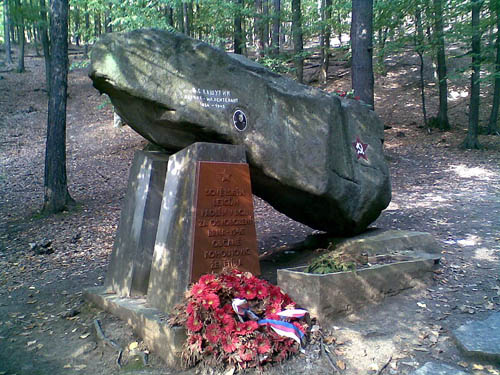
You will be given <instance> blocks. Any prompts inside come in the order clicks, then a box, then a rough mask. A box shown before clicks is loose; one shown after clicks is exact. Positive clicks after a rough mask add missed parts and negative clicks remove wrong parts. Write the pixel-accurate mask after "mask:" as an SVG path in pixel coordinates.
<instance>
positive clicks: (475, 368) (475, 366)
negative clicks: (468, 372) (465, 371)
mask: <svg viewBox="0 0 500 375" xmlns="http://www.w3.org/2000/svg"><path fill="white" fill-rule="evenodd" d="M472 369H473V370H484V366H483V365H480V364H477V363H474V364H473V365H472Z"/></svg>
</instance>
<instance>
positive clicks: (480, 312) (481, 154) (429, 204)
mask: <svg viewBox="0 0 500 375" xmlns="http://www.w3.org/2000/svg"><path fill="white" fill-rule="evenodd" d="M30 53H31V51H30ZM2 58H3V56H2V55H0V60H1V59H2ZM79 58H80V56H79V55H72V56H71V60H72V62H77V63H78V62H79V61H80V60H79ZM416 62H417V59H416V57H415V56H411V54H405V55H400V56H399V55H398V56H390V57H389V58H387V59H386V68H387V73H386V74H385V75H378V76H377V77H376V88H375V91H376V104H375V106H376V111H377V113H378V114H379V115H380V117H381V118H382V119H383V121H384V122H385V124H386V125H388V126H390V127H391V128H390V129H388V130H386V132H385V134H386V140H385V151H386V157H387V162H388V164H389V168H390V172H391V178H392V188H393V199H392V202H391V204H390V206H389V207H388V208H387V209H386V210H385V211H384V212H383V213H382V214H381V216H380V218H379V219H378V220H377V221H376V222H375V223H374V224H373V226H376V227H379V228H392V229H406V230H415V231H426V232H429V233H431V234H432V235H433V236H434V237H435V238H436V239H437V240H438V242H439V244H440V245H441V247H442V259H441V266H440V268H439V271H438V272H437V273H436V274H435V275H434V280H433V281H432V283H431V284H430V285H429V286H428V287H427V288H423V289H414V290H408V291H406V292H404V293H402V294H400V295H397V296H393V297H388V298H386V299H385V300H384V301H383V302H382V303H380V304H378V305H375V306H370V307H368V308H366V309H364V310H362V311H360V312H358V313H355V314H353V315H351V316H349V317H346V318H344V319H339V320H338V321H337V322H335V325H332V326H325V327H322V328H323V329H324V330H325V331H327V332H329V333H330V334H331V335H333V337H335V339H336V340H335V341H334V342H333V343H332V344H331V346H330V352H331V355H332V356H333V357H335V358H334V362H335V364H336V367H337V370H339V371H340V372H341V373H344V374H352V375H355V374H370V373H371V374H382V373H384V374H407V373H409V372H410V371H412V370H413V369H415V368H417V367H419V365H422V364H423V363H425V362H427V361H429V360H437V361H441V362H445V363H448V364H454V365H460V366H462V368H463V370H464V371H466V372H470V373H475V374H500V367H498V366H495V365H494V364H488V363H482V362H478V361H476V360H470V359H467V358H464V357H463V356H462V354H461V353H460V352H459V351H458V349H457V348H456V345H455V344H454V343H453V341H452V339H451V336H450V331H451V330H453V329H455V328H457V327H458V326H460V325H461V324H463V323H465V322H466V321H468V320H470V319H484V318H486V317H487V316H488V315H489V314H490V313H491V312H494V311H500V279H499V263H500V259H499V254H500V215H499V212H500V137H499V136H480V137H479V139H480V142H481V143H482V145H483V146H484V148H483V149H481V150H474V151H467V150H463V149H461V148H460V147H459V145H460V142H461V141H462V140H463V139H464V137H465V134H466V126H467V122H468V117H467V109H468V96H467V93H468V82H469V81H468V80H467V79H462V80H461V81H462V82H461V83H460V84H452V85H450V97H451V100H450V121H451V124H452V130H451V131H449V132H439V131H436V130H433V131H432V132H431V133H430V134H429V133H428V132H427V130H426V129H424V128H423V127H422V126H421V125H422V122H423V121H422V115H421V109H420V93H419V88H418V75H417V72H418V66H417V65H416ZM26 68H27V71H26V72H25V73H23V74H17V73H14V72H12V71H10V72H0V375H7V374H8V375H12V374H18V375H21V374H30V375H31V374H51V375H59V374H89V375H94V374H105V375H108V374H119V373H135V374H139V373H140V374H174V373H180V370H178V369H169V368H166V367H165V366H164V365H163V364H162V362H161V360H159V358H158V357H157V356H156V354H155V353H151V354H150V355H149V361H148V366H146V367H143V368H142V369H140V370H137V369H136V370H134V369H133V366H130V364H131V363H132V361H130V362H129V366H128V367H127V366H126V367H124V368H122V369H120V368H119V367H118V366H117V364H116V360H117V353H116V351H115V350H114V349H112V348H109V347H106V346H103V345H102V342H99V341H98V340H97V341H96V337H95V334H94V331H93V322H94V320H95V319H99V320H100V321H101V323H102V327H103V331H104V333H105V335H106V336H107V337H108V338H110V339H112V340H114V341H116V342H117V343H118V344H119V345H120V346H122V347H123V348H130V346H129V345H130V344H132V346H135V345H136V344H134V343H135V342H137V345H138V349H141V350H143V351H144V350H146V349H147V348H145V347H144V344H143V343H142V342H140V340H139V339H138V338H137V337H135V336H134V335H133V334H132V332H131V330H130V329H129V328H128V326H127V325H126V324H125V323H123V322H121V321H120V320H118V319H117V318H115V317H113V316H111V315H109V314H107V313H104V312H102V311H99V310H98V309H96V308H95V307H93V306H90V305H89V304H87V303H86V302H85V301H83V299H82V290H84V289H85V288H88V287H92V286H95V285H102V283H103V279H104V276H105V272H106V268H107V264H108V258H109V255H110V252H111V249H112V246H113V240H114V235H115V231H116V228H117V224H118V220H119V215H120V206H121V204H122V201H123V197H124V194H125V189H126V184H127V177H128V169H129V166H130V163H131V160H132V157H133V153H134V151H135V150H137V149H140V148H142V147H143V146H144V145H145V141H144V140H143V139H142V138H141V137H139V136H138V135H136V134H135V133H134V132H133V131H131V130H130V129H129V128H128V127H123V128H114V127H113V118H112V110H111V108H110V106H109V105H106V100H105V99H104V97H101V96H99V94H98V92H97V91H96V90H95V89H93V88H92V85H91V82H90V80H89V78H88V77H87V75H86V71H85V69H75V70H72V71H71V72H70V75H69V102H68V115H67V165H68V181H69V189H70V192H71V195H72V197H73V198H74V199H75V200H76V202H77V207H76V209H74V210H72V211H69V212H64V213H62V214H59V215H55V216H49V217H43V216H41V215H39V210H40V208H41V205H42V201H43V170H44V153H45V136H46V117H47V97H46V92H45V91H44V86H45V84H44V62H43V59H42V58H39V57H36V56H33V55H30V56H28V57H27V59H26ZM2 69H4V70H6V69H5V67H3V68H2V67H0V71H1V70H2ZM452 69H453V66H452ZM308 72H309V73H310V72H311V69H310V68H307V67H306V75H307V74H308ZM426 74H427V76H426V80H427V82H428V85H427V87H426V89H427V92H428V98H427V99H428V111H429V113H430V114H435V113H436V109H437V92H436V87H435V84H434V83H433V82H434V81H433V77H432V74H431V72H430V71H429V72H427V73H426ZM458 81H460V80H457V82H458ZM349 86H350V83H349V75H348V68H347V67H346V65H345V64H344V63H343V62H342V61H334V60H332V68H331V74H330V78H329V81H328V84H327V85H325V86H324V87H323V88H325V89H326V90H329V91H333V90H337V89H341V90H346V89H348V88H349ZM490 90H491V88H488V87H486V88H485V89H484V91H483V95H482V99H483V103H485V104H484V106H483V107H482V112H481V114H482V118H481V119H482V121H483V124H484V123H485V121H486V120H487V117H488V114H489V105H490V100H489V98H490V95H489V91H490ZM255 215H256V223H257V232H258V241H259V247H260V251H261V252H264V251H270V250H272V249H276V248H278V247H280V246H283V245H286V244H292V243H294V242H297V241H300V240H303V239H304V238H305V237H306V236H307V235H309V234H311V233H313V231H312V230H311V229H310V228H308V227H305V226H303V225H301V224H299V223H296V222H293V221H291V220H290V219H288V218H286V217H285V216H283V215H281V214H279V213H277V212H276V211H274V210H273V209H272V208H271V207H270V206H268V205H267V204H265V203H264V202H262V201H261V200H259V199H256V208H255ZM49 242H50V245H49V244H48V243H49ZM44 244H45V246H46V247H45V248H48V249H50V250H51V251H52V253H50V254H39V253H40V252H43V251H41V250H44V249H45V248H44V247H43V246H41V245H44ZM49 252H50V251H49ZM128 355H130V351H129V350H125V352H124V358H123V362H124V363H125V362H126V361H127V356H128ZM330 366H331V364H330V363H329V361H328V360H327V358H326V357H325V355H323V356H320V353H319V351H318V347H317V346H311V347H310V348H308V349H307V350H306V354H305V355H298V356H296V357H295V358H293V359H291V360H289V361H286V362H285V363H284V364H282V365H279V366H275V367H273V368H270V369H267V370H266V372H267V373H276V374H278V373H279V374H281V373H283V374H284V373H287V374H301V373H304V372H305V371H308V372H309V373H315V374H321V373H324V374H330V373H332V368H331V367H330ZM384 366H385V367H384ZM139 367H140V366H139ZM195 371H197V370H196V369H193V370H188V371H186V373H195Z"/></svg>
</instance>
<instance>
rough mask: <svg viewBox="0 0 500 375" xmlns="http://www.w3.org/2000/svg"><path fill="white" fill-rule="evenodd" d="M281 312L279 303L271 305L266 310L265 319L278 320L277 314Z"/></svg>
mask: <svg viewBox="0 0 500 375" xmlns="http://www.w3.org/2000/svg"><path fill="white" fill-rule="evenodd" d="M280 311H281V304H280V303H273V304H271V305H269V306H267V308H266V314H265V315H266V318H268V319H275V320H279V316H278V313H279V312H280Z"/></svg>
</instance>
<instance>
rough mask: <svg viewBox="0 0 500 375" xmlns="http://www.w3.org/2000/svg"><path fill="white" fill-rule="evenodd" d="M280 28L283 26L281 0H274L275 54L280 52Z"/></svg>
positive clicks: (273, 35)
mask: <svg viewBox="0 0 500 375" xmlns="http://www.w3.org/2000/svg"><path fill="white" fill-rule="evenodd" d="M280 28H281V0H273V28H272V33H271V35H272V38H271V45H272V48H271V53H272V54H273V56H278V55H279V54H280Z"/></svg>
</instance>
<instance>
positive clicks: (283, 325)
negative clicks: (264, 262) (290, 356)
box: [232, 298, 307, 347]
mask: <svg viewBox="0 0 500 375" xmlns="http://www.w3.org/2000/svg"><path fill="white" fill-rule="evenodd" d="M232 306H233V310H234V312H235V313H236V314H237V315H238V318H239V319H240V321H243V318H245V317H248V318H249V319H251V320H257V323H258V324H259V325H262V326H265V325H267V326H269V327H271V328H272V330H273V331H274V332H276V333H277V334H278V335H280V336H284V337H289V338H291V339H293V340H295V341H297V342H298V343H299V345H300V346H301V347H302V339H303V338H304V333H303V332H302V331H301V330H300V329H298V328H297V327H295V326H294V325H293V324H292V323H289V322H286V321H285V320H287V319H302V318H304V317H305V316H306V314H307V310H302V309H291V310H283V311H280V312H279V313H277V315H278V316H279V317H280V319H281V320H275V319H260V320H259V317H258V316H257V315H256V314H255V313H254V312H253V311H251V310H250V308H249V307H248V302H247V300H246V299H241V298H235V299H233V302H232Z"/></svg>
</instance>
